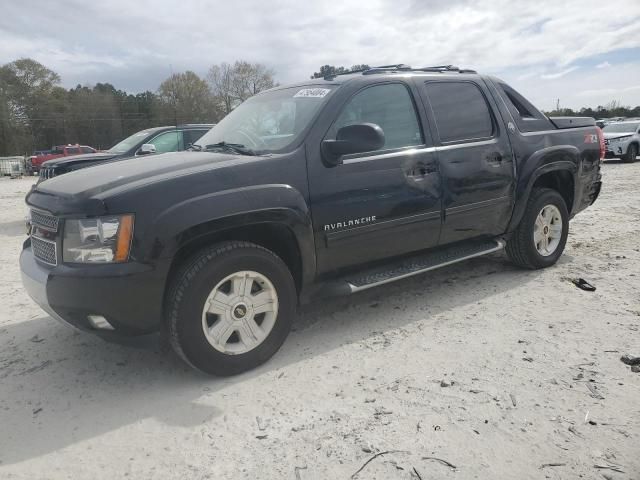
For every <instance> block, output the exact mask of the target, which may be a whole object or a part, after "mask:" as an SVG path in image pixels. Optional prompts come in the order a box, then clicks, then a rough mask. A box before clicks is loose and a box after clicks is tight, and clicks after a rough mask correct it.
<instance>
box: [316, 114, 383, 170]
mask: <svg viewBox="0 0 640 480" xmlns="http://www.w3.org/2000/svg"><path fill="white" fill-rule="evenodd" d="M383 146H384V132H383V131H382V128H380V126H379V125H376V124H375V123H359V124H355V125H347V126H345V127H342V128H341V129H340V130H338V133H337V135H336V139H335V140H325V141H323V142H322V155H323V157H324V159H325V161H326V162H327V163H328V164H330V165H340V164H341V163H342V160H341V159H342V156H343V155H348V154H350V153H363V152H372V151H374V150H379V149H381V148H382V147H383Z"/></svg>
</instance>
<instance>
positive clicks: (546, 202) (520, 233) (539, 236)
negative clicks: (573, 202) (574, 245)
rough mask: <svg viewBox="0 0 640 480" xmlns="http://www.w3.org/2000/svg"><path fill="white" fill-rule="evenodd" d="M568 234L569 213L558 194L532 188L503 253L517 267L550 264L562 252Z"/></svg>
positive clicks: (543, 266)
mask: <svg viewBox="0 0 640 480" xmlns="http://www.w3.org/2000/svg"><path fill="white" fill-rule="evenodd" d="M568 234H569V213H568V211H567V205H566V203H565V201H564V199H563V198H562V195H560V194H559V193H558V192H557V191H555V190H552V189H550V188H536V189H534V190H533V191H532V192H531V196H530V197H529V202H528V203H527V207H526V209H525V212H524V215H523V216H522V219H521V220H520V224H519V225H518V228H517V229H516V231H515V232H514V234H513V236H512V237H511V238H510V239H509V241H508V242H507V255H508V256H509V258H510V259H511V261H512V262H513V263H515V264H516V265H518V266H520V267H524V268H530V269H538V268H545V267H550V266H551V265H553V264H555V263H556V262H557V261H558V258H560V255H562V252H563V251H564V247H565V244H566V243H567V236H568Z"/></svg>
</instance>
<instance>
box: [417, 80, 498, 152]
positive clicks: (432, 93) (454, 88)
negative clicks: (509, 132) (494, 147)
mask: <svg viewBox="0 0 640 480" xmlns="http://www.w3.org/2000/svg"><path fill="white" fill-rule="evenodd" d="M426 89H427V95H428V96H429V103H431V108H432V109H433V115H434V116H435V121H436V127H437V129H438V134H439V136H440V141H441V142H443V143H446V142H461V141H469V140H478V139H483V138H489V137H491V136H492V135H493V120H492V117H491V112H490V110H489V105H487V101H486V100H485V98H484V95H483V94H482V92H481V91H480V89H479V88H478V86H477V85H475V84H473V83H470V82H428V83H426Z"/></svg>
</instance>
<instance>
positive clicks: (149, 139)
mask: <svg viewBox="0 0 640 480" xmlns="http://www.w3.org/2000/svg"><path fill="white" fill-rule="evenodd" d="M213 126H214V124H188V125H178V126H177V127H172V126H169V127H156V128H148V129H147V130H142V131H140V132H138V133H134V134H133V135H131V136H130V137H127V138H125V139H124V140H122V141H121V142H119V143H117V144H116V145H114V146H113V147H111V148H110V149H109V150H105V151H102V152H99V153H94V154H91V155H75V156H74V157H73V158H59V159H56V160H50V161H48V162H46V164H44V165H43V166H42V168H41V169H40V181H42V180H46V179H49V178H52V177H57V176H58V175H62V174H63V173H69V172H71V171H74V170H78V169H81V168H86V167H92V166H94V165H99V164H101V163H105V162H109V161H113V160H120V159H122V158H127V157H137V156H140V155H148V154H152V153H166V152H179V151H182V150H185V149H187V148H188V147H189V146H191V144H193V143H195V142H196V141H197V140H198V139H199V138H200V137H202V135H204V134H205V133H207V132H208V131H209V130H210V129H211V127H213ZM83 153H84V152H83Z"/></svg>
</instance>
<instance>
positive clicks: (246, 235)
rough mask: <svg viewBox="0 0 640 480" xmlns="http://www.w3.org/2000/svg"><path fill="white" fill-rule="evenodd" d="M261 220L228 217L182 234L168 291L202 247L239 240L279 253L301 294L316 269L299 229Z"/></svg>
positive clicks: (174, 258)
mask: <svg viewBox="0 0 640 480" xmlns="http://www.w3.org/2000/svg"><path fill="white" fill-rule="evenodd" d="M257 217H258V218H254V219H253V220H252V221H249V222H247V219H246V218H245V217H244V216H235V217H226V218H224V219H219V220H217V221H211V222H205V223H202V224H199V225H194V226H192V227H191V228H189V229H187V230H185V231H184V232H181V234H180V239H179V240H178V244H177V248H176V251H175V253H174V255H173V257H172V260H171V266H170V267H169V273H168V275H167V280H168V281H167V285H166V286H165V291H166V288H168V282H169V279H171V278H172V277H173V275H174V273H175V272H176V270H177V269H178V268H179V267H180V266H181V265H182V264H183V262H184V261H185V260H187V259H188V258H190V257H191V256H193V255H194V254H195V253H196V252H198V251H199V250H201V249H202V248H205V247H207V246H210V245H213V244H216V243H220V242H224V241H234V240H235V241H245V242H249V243H253V244H256V245H259V246H261V247H264V248H266V249H267V250H270V251H272V252H273V253H275V254H276V255H277V256H278V257H279V258H280V259H282V261H283V262H284V263H285V264H286V265H287V267H288V268H289V270H290V271H291V275H292V276H293V279H294V282H295V284H296V289H297V290H298V293H300V291H301V289H302V286H303V285H304V284H305V283H306V282H307V280H306V279H305V276H306V275H309V274H310V272H309V270H312V266H311V265H307V264H305V262H304V261H303V253H302V252H303V250H306V249H307V248H308V247H307V248H305V246H304V245H301V243H300V240H299V238H298V236H297V235H296V233H295V230H294V229H293V228H292V227H291V226H290V225H286V224H285V223H282V222H277V221H273V220H272V219H268V218H266V217H267V216H264V215H263V216H257ZM260 217H263V218H260Z"/></svg>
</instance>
